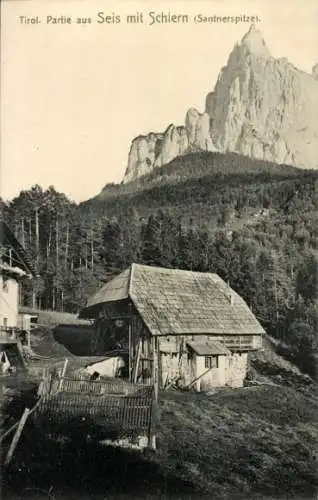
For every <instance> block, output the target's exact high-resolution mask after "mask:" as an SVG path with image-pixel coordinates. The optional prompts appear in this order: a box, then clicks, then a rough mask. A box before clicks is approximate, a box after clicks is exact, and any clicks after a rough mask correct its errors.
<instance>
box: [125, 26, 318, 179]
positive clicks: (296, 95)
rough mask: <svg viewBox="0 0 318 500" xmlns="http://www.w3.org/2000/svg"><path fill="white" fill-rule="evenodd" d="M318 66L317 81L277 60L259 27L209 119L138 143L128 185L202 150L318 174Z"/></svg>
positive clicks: (226, 73) (191, 119)
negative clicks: (313, 170)
mask: <svg viewBox="0 0 318 500" xmlns="http://www.w3.org/2000/svg"><path fill="white" fill-rule="evenodd" d="M317 118H318V64H317V65H315V66H314V67H313V70H312V74H311V75H309V74H307V73H304V72H303V71H300V70H298V69H297V68H295V67H294V66H293V65H292V64H291V63H289V62H288V61H287V59H284V58H283V59H274V58H273V57H272V56H271V54H270V52H269V50H268V47H267V46H266V43H265V42H264V40H263V37H262V34H261V33H260V31H259V30H257V29H256V28H255V27H254V26H252V27H251V28H250V30H249V31H248V33H247V34H246V35H245V36H244V37H243V39H242V41H241V43H240V44H237V45H235V47H234V49H233V51H232V52H231V54H230V57H229V59H228V62H227V65H226V66H225V67H224V68H222V70H221V72H220V74H219V77H218V80H217V83H216V85H215V88H214V91H213V92H211V93H210V94H208V95H207V97H206V107H205V111H204V113H199V112H198V111H197V110H196V109H190V110H189V111H188V112H187V114H186V118H185V125H184V126H180V127H176V126H174V125H170V126H169V127H168V128H167V130H166V131H165V132H164V133H162V134H154V133H151V134H149V135H147V136H142V137H137V138H136V139H134V140H133V142H132V145H131V149H130V153H129V157H128V165H127V169H126V172H125V176H124V179H123V182H129V181H131V180H133V179H136V178H137V177H140V176H141V175H144V174H145V173H148V172H150V171H151V170H153V169H154V168H155V167H160V166H162V165H164V164H166V163H168V162H169V161H171V160H172V159H173V158H175V157H177V156H180V155H184V154H187V153H190V152H195V151H219V152H227V151H231V152H236V153H239V154H242V155H247V156H250V157H253V158H258V159H264V160H269V161H273V162H276V163H285V164H290V165H295V166H298V167H303V168H318V119H317Z"/></svg>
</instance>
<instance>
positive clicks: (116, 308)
mask: <svg viewBox="0 0 318 500" xmlns="http://www.w3.org/2000/svg"><path fill="white" fill-rule="evenodd" d="M80 317H82V318H87V319H94V320H95V335H94V336H93V337H94V338H93V339H92V340H93V342H94V344H95V347H94V349H95V352H96V354H108V356H109V358H112V357H113V358H114V357H115V358H117V359H120V360H121V362H120V364H119V365H117V366H120V370H119V371H117V372H116V371H114V372H113V373H112V375H113V376H120V375H121V376H123V377H127V378H128V379H129V380H131V381H132V382H140V383H151V384H152V383H154V384H155V386H156V385H157V387H159V386H160V387H162V388H165V387H167V386H170V385H180V386H183V387H189V388H190V387H192V388H194V389H196V390H198V391H202V390H203V391H205V390H209V389H210V388H212V387H218V386H231V387H240V386H242V385H243V381H244V378H245V375H246V368H247V355H248V352H249V351H253V350H257V349H260V348H261V346H262V335H263V334H264V333H265V332H264V330H263V328H262V326H261V325H260V323H259V322H258V320H257V319H256V318H255V316H254V315H253V313H252V312H251V310H250V309H249V307H248V305H247V304H246V302H245V301H244V300H243V299H242V298H241V297H240V296H239V295H238V294H237V293H236V292H235V291H234V290H233V289H232V288H230V287H229V285H228V284H227V283H225V282H224V281H223V280H222V279H221V278H220V277H219V276H218V275H217V274H212V273H202V272H192V271H186V270H179V269H166V268H161V267H152V266H144V265H139V264H132V265H131V266H130V267H129V268H128V269H126V270H125V271H123V272H122V273H121V274H119V275H118V276H116V277H115V278H114V279H112V280H111V281H109V282H108V283H107V284H105V285H104V286H103V287H102V288H101V289H100V290H99V291H97V293H96V294H95V295H93V296H92V297H91V298H90V299H89V300H88V302H87V305H86V307H85V308H84V309H83V310H82V311H81V313H80ZM108 362H110V359H108ZM112 366H114V365H112ZM123 366H124V367H125V368H123Z"/></svg>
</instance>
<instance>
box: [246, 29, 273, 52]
mask: <svg viewBox="0 0 318 500" xmlns="http://www.w3.org/2000/svg"><path fill="white" fill-rule="evenodd" d="M241 46H243V47H246V48H247V49H248V50H249V52H251V53H252V54H255V55H259V56H263V57H270V55H271V54H270V52H269V49H268V47H267V45H266V43H265V41H264V38H263V35H262V33H261V31H260V30H259V29H257V28H256V25H255V24H254V23H253V24H251V26H250V29H249V30H248V32H247V33H246V34H245V35H244V36H243V38H242V42H241Z"/></svg>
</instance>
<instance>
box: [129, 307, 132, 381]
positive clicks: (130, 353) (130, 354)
mask: <svg viewBox="0 0 318 500" xmlns="http://www.w3.org/2000/svg"><path fill="white" fill-rule="evenodd" d="M128 307H129V311H130V310H131V304H129V306H128ZM131 327H132V318H131V316H130V318H129V323H128V373H129V381H130V382H131V381H132V373H131V368H132V366H131V365H132V338H131V337H132V335H131V330H132V328H131Z"/></svg>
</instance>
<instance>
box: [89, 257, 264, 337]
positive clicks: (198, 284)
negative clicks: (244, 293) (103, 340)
mask: <svg viewBox="0 0 318 500" xmlns="http://www.w3.org/2000/svg"><path fill="white" fill-rule="evenodd" d="M127 298H130V299H131V301H132V302H133V304H134V306H135V308H136V309H137V311H138V312H139V314H140V316H141V317H142V319H143V321H144V323H145V325H146V326H147V327H148V329H149V331H150V332H151V334H152V335H182V334H188V335H195V334H197V335H199V334H202V335H204V334H207V335H208V334H215V335H220V334H221V335H226V334H236V335H248V334H251V335H253V334H254V335H255V334H263V333H264V330H263V328H262V326H261V325H260V323H259V322H258V320H257V319H256V318H255V316H254V315H253V313H252V312H251V310H250V309H249V307H248V305H247V304H246V302H245V301H244V300H243V299H242V298H241V297H240V296H239V295H238V294H237V293H236V292H235V291H234V290H233V289H231V288H230V287H229V286H228V285H227V284H226V283H225V282H224V281H223V280H222V279H221V278H220V277H219V276H218V275H217V274H212V273H199V272H192V271H184V270H180V269H166V268H161V267H152V266H143V265H139V264H132V265H131V266H130V268H128V269H126V270H125V271H123V272H122V273H121V274H119V275H118V276H117V277H115V278H114V279H113V280H111V281H110V282H109V283H107V284H106V285H104V286H103V287H102V288H101V289H100V290H99V291H98V292H97V293H96V294H95V295H94V296H93V297H91V298H90V299H89V300H88V303H87V306H86V308H85V309H83V310H82V311H81V314H80V317H82V318H92V317H94V316H95V315H96V314H97V312H98V310H99V309H100V307H101V306H102V305H103V304H105V303H108V302H114V301H118V300H122V299H127Z"/></svg>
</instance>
